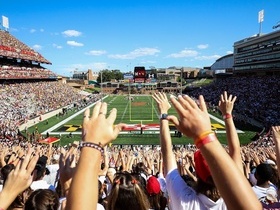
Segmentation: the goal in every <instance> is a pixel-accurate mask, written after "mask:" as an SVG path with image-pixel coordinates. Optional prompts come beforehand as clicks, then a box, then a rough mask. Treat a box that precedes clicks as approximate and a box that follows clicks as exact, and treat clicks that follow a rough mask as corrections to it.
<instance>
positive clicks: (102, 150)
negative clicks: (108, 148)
mask: <svg viewBox="0 0 280 210" xmlns="http://www.w3.org/2000/svg"><path fill="white" fill-rule="evenodd" d="M83 147H90V148H93V149H97V150H98V151H99V152H101V153H102V154H103V153H104V148H103V147H101V146H100V144H95V143H92V142H82V143H81V144H80V148H83ZM0 210H1V209H0Z"/></svg>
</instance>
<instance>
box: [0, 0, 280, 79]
mask: <svg viewBox="0 0 280 210" xmlns="http://www.w3.org/2000/svg"><path fill="white" fill-rule="evenodd" d="M279 8H280V0H235V1H233V0H212V1H205V0H204V1H203V0H141V1H137V0H91V1H90V0H89V1H84V0H80V1H66V0H56V1H54V0H48V1H44V0H43V1H35V0H32V1H30V0H29V1H28V0H26V1H20V0H9V1H4V0H0V15H1V16H2V15H4V16H6V17H8V18H9V26H10V28H9V31H10V33H11V34H12V35H13V36H15V37H16V38H18V39H19V40H21V41H22V42H24V43H25V44H27V45H28V46H29V47H32V48H33V49H35V50H36V51H38V52H40V53H41V54H42V55H43V56H44V57H45V58H46V59H48V60H49V61H51V62H52V65H44V66H45V67H47V68H49V69H51V70H52V71H54V72H55V73H57V74H60V75H65V76H69V75H70V74H71V72H73V71H74V70H75V69H77V70H79V71H86V70H87V69H92V70H93V71H99V70H101V69H120V70H121V71H123V72H128V71H130V70H132V69H133V67H134V66H139V65H140V66H145V67H146V68H149V67H150V66H154V67H156V68H165V67H170V66H185V67H199V68H203V67H204V66H210V65H211V64H213V63H214V62H215V60H217V59H218V58H219V57H221V56H224V55H226V54H227V53H231V52H232V51H233V43H234V42H235V41H238V40H241V39H243V38H246V37H250V36H253V35H255V34H257V33H259V23H258V12H259V11H260V10H262V9H264V22H263V23H262V33H270V32H272V31H273V29H272V27H273V26H274V25H276V24H277V23H278V22H279V21H280V12H279ZM1 21H2V18H1ZM278 29H279V28H278Z"/></svg>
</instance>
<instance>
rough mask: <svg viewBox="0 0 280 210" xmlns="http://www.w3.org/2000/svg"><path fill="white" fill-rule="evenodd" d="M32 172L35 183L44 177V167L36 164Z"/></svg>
mask: <svg viewBox="0 0 280 210" xmlns="http://www.w3.org/2000/svg"><path fill="white" fill-rule="evenodd" d="M34 170H36V177H35V181H38V180H40V179H41V178H43V177H44V175H45V172H46V167H45V165H42V164H36V166H35V169H34Z"/></svg>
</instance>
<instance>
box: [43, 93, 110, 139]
mask: <svg viewBox="0 0 280 210" xmlns="http://www.w3.org/2000/svg"><path fill="white" fill-rule="evenodd" d="M107 97H108V95H107V96H105V97H104V98H102V99H99V100H98V101H96V102H94V103H92V104H91V105H89V106H87V107H85V108H83V109H81V110H80V111H78V112H76V113H75V114H73V115H71V116H70V117H68V118H66V119H65V120H62V121H60V122H59V123H57V124H56V125H54V126H52V127H50V128H49V129H47V130H45V131H44V132H42V133H41V134H43V135H46V134H47V132H48V133H49V134H53V133H52V132H51V131H53V130H55V129H57V128H59V127H60V126H62V125H64V124H65V123H66V122H68V121H70V120H72V119H73V118H74V117H76V116H78V115H80V114H81V113H83V112H84V111H85V110H86V109H87V108H91V107H93V106H94V105H95V104H96V103H97V102H99V101H102V100H104V99H105V98H107ZM72 133H73V132H72ZM79 133H80V134H81V132H79ZM61 134H62V133H61ZM68 134H69V132H68ZM73 134H74V133H73Z"/></svg>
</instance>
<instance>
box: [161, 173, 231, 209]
mask: <svg viewBox="0 0 280 210" xmlns="http://www.w3.org/2000/svg"><path fill="white" fill-rule="evenodd" d="M166 187H167V192H168V196H169V199H170V207H171V209H172V210H189V209H195V210H208V209H211V210H227V207H226V204H225V202H224V200H223V199H222V198H220V199H219V200H217V201H216V202H214V201H212V200H211V199H210V198H208V197H207V196H205V195H203V194H197V193H196V192H195V191H194V189H192V188H191V187H190V186H188V185H187V183H186V182H185V181H184V180H183V178H182V177H181V176H180V174H179V172H178V170H177V168H174V169H172V170H170V171H169V172H168V173H167V176H166Z"/></svg>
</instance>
